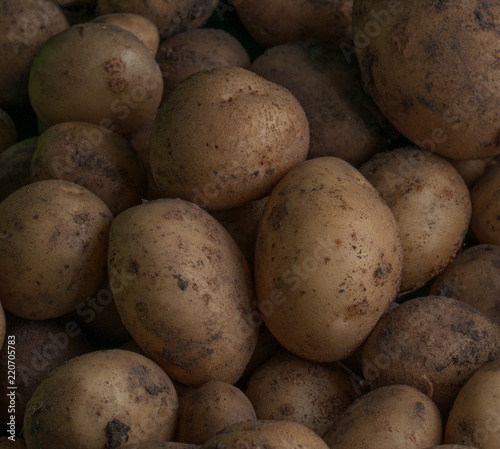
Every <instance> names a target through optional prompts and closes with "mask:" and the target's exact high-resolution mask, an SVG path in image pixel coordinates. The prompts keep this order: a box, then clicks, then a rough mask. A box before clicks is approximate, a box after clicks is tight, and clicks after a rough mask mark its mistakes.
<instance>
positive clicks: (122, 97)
mask: <svg viewBox="0 0 500 449" xmlns="http://www.w3.org/2000/svg"><path fill="white" fill-rule="evenodd" d="M103 42H106V45H103V44H102V43H103ZM162 92H163V81H162V77H161V72H160V69H159V67H158V64H157V63H156V61H155V59H154V57H153V55H152V54H151V52H150V51H149V50H148V49H147V48H146V47H145V46H144V45H143V44H142V42H141V41H140V40H139V39H138V38H137V37H136V36H134V35H133V34H132V33H130V32H128V31H125V30H124V29H123V28H120V27H117V26H114V25H104V24H100V23H85V24H81V25H73V26H72V27H70V28H69V29H67V30H65V31H64V32H62V33H59V34H58V35H57V36H54V37H53V38H51V39H50V40H48V41H47V42H46V43H45V44H44V45H43V47H42V48H41V49H40V51H39V52H38V54H37V55H36V57H35V60H34V62H33V65H32V68H31V72H30V80H29V95H30V99H31V105H32V106H33V109H34V110H35V112H36V114H37V115H38V117H39V118H40V119H41V121H42V122H43V123H45V125H47V126H52V125H55V124H57V123H63V122H68V121H80V122H87V123H93V124H96V125H99V126H100V127H102V128H108V129H110V130H112V131H115V132H116V133H118V134H126V133H130V132H132V131H133V130H135V129H137V128H138V127H139V126H140V125H142V124H143V123H144V122H145V121H146V120H147V119H149V118H150V117H151V115H152V114H154V112H155V111H156V110H157V109H158V106H159V104H160V102H161V97H162Z"/></svg>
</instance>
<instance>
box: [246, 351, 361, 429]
mask: <svg viewBox="0 0 500 449" xmlns="http://www.w3.org/2000/svg"><path fill="white" fill-rule="evenodd" d="M246 395H247V396H248V399H250V402H251V403H252V405H253V407H254V408H255V413H256V415H257V419H261V420H291V421H296V422H299V423H300V424H303V425H304V426H306V427H308V428H309V429H311V430H313V431H314V432H316V433H317V434H318V435H320V436H322V435H323V434H324V433H325V432H326V431H327V430H328V428H329V427H331V425H332V424H333V422H334V421H335V419H337V418H338V417H339V416H340V415H342V413H343V412H344V410H345V409H346V408H347V407H348V406H349V405H351V403H352V402H353V401H354V399H355V398H356V396H357V394H356V391H355V389H354V386H353V384H352V383H351V382H350V380H349V376H348V374H347V373H346V372H345V371H343V369H342V368H341V367H340V365H338V364H332V365H324V364H320V363H315V362H309V361H307V360H304V359H300V358H299V357H296V356H294V355H293V354H290V353H285V354H283V355H278V356H276V357H273V358H271V359H270V360H268V361H267V362H266V363H264V364H263V365H262V366H260V367H259V368H258V369H257V370H256V372H255V373H254V374H253V376H252V377H251V378H250V380H249V382H248V386H247V390H246Z"/></svg>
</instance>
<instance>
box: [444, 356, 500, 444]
mask: <svg viewBox="0 0 500 449" xmlns="http://www.w3.org/2000/svg"><path fill="white" fill-rule="evenodd" d="M499 398H500V359H497V360H494V361H491V362H490V363H487V364H486V365H483V366H482V367H481V368H479V369H478V370H477V371H476V372H475V373H474V374H473V375H472V377H471V378H470V379H469V380H468V381H467V383H466V384H465V385H464V386H463V387H462V389H461V390H460V392H459V393H458V396H457V398H456V399H455V402H454V403H453V408H452V409H451V412H450V416H449V418H448V421H447V423H446V430H445V434H444V442H445V443H447V444H464V445H466V446H471V447H480V448H481V449H498V448H499V447H500V427H499V425H498V422H499V418H500V400H499Z"/></svg>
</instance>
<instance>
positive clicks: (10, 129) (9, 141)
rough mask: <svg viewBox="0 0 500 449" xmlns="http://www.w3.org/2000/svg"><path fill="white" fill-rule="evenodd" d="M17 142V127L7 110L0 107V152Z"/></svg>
mask: <svg viewBox="0 0 500 449" xmlns="http://www.w3.org/2000/svg"><path fill="white" fill-rule="evenodd" d="M16 142H17V128H16V124H15V123H14V122H13V121H12V118H11V117H10V115H9V114H7V112H5V111H4V110H3V109H0V153H2V152H4V151H5V150H6V149H7V148H9V147H11V146H12V145H15V144H16Z"/></svg>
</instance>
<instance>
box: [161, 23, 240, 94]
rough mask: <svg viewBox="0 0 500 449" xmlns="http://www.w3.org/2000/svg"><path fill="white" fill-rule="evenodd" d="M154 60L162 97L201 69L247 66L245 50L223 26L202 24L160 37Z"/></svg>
mask: <svg viewBox="0 0 500 449" xmlns="http://www.w3.org/2000/svg"><path fill="white" fill-rule="evenodd" d="M156 60H157V62H158V65H159V66H160V70H161V73H162V75H163V100H165V98H167V97H168V95H170V93H171V92H172V90H173V89H174V88H175V87H176V86H177V85H178V84H179V83H180V82H181V81H182V80H184V79H186V78H187V77H188V76H189V75H192V74H193V73H196V72H199V71H201V70H208V69H212V68H214V67H223V66H232V67H243V68H247V67H248V66H249V65H250V58H249V56H248V53H247V52H246V50H245V49H244V48H243V46H242V45H241V44H240V42H239V41H238V40H237V39H236V38H234V37H233V36H232V35H230V34H229V33H227V32H226V31H224V30H220V29H211V28H201V29H194V30H189V31H184V32H183V33H179V34H176V35H174V36H172V37H170V38H169V39H165V40H164V41H162V43H161V45H160V48H159V49H158V54H157V55H156Z"/></svg>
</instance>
